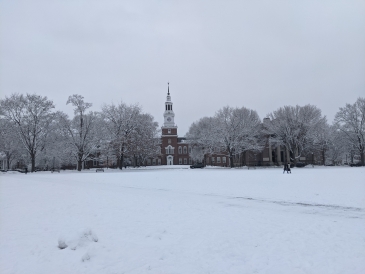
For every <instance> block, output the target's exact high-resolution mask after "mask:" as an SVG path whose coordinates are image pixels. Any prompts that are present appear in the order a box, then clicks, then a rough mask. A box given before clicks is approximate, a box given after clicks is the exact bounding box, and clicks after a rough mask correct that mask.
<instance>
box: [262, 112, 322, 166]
mask: <svg viewBox="0 0 365 274" xmlns="http://www.w3.org/2000/svg"><path fill="white" fill-rule="evenodd" d="M269 118H271V121H270V122H269V123H267V124H266V125H265V126H266V128H267V132H268V134H270V136H271V137H270V138H271V142H273V143H274V144H276V145H281V146H284V147H285V148H286V149H287V150H288V151H289V152H290V153H291V157H292V160H293V161H294V163H296V162H297V160H298V159H299V158H300V157H301V156H302V154H304V153H305V152H308V151H309V150H310V149H312V148H313V146H314V143H315V138H314V137H315V133H316V132H317V131H318V130H319V129H320V128H321V127H322V126H323V125H324V124H325V122H326V118H325V117H322V114H321V110H320V109H318V108H317V107H315V106H312V105H305V106H303V107H301V106H298V105H297V106H295V107H293V106H284V107H282V108H279V109H278V110H276V111H274V112H272V113H270V114H269Z"/></svg>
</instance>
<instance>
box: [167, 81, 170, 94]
mask: <svg viewBox="0 0 365 274" xmlns="http://www.w3.org/2000/svg"><path fill="white" fill-rule="evenodd" d="M167 95H170V83H169V82H167Z"/></svg>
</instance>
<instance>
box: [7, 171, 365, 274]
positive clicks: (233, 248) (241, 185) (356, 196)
mask: <svg viewBox="0 0 365 274" xmlns="http://www.w3.org/2000/svg"><path fill="white" fill-rule="evenodd" d="M59 247H62V248H63V249H60V248H59ZM0 273H4V274H5V273H63V274H65V273H188V274H193V273H217V274H218V273H219V274H221V273H341V274H342V273H365V168H349V167H326V168H324V167H315V168H311V167H310V168H309V167H307V168H302V169H299V168H294V169H292V174H282V170H281V169H278V168H267V169H254V170H252V169H250V170H247V169H232V170H230V169H218V168H217V169H213V168H207V169H203V170H190V169H187V168H186V167H176V166H174V167H173V168H170V169H168V168H162V167H161V168H155V169H148V168H145V169H128V170H123V171H122V172H121V171H118V170H106V171H105V172H104V173H100V172H98V173H96V172H95V171H85V172H81V173H79V172H76V171H68V172H62V171H61V173H49V172H39V173H35V174H27V175H25V174H20V173H13V174H12V173H5V174H4V173H3V174H0Z"/></svg>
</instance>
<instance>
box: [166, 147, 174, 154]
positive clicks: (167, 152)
mask: <svg viewBox="0 0 365 274" xmlns="http://www.w3.org/2000/svg"><path fill="white" fill-rule="evenodd" d="M165 150H166V154H174V151H175V149H174V148H173V147H172V146H168V147H166V148H165Z"/></svg>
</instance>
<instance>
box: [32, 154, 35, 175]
mask: <svg viewBox="0 0 365 274" xmlns="http://www.w3.org/2000/svg"><path fill="white" fill-rule="evenodd" d="M31 161H32V172H34V171H35V155H34V154H32V155H31Z"/></svg>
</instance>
